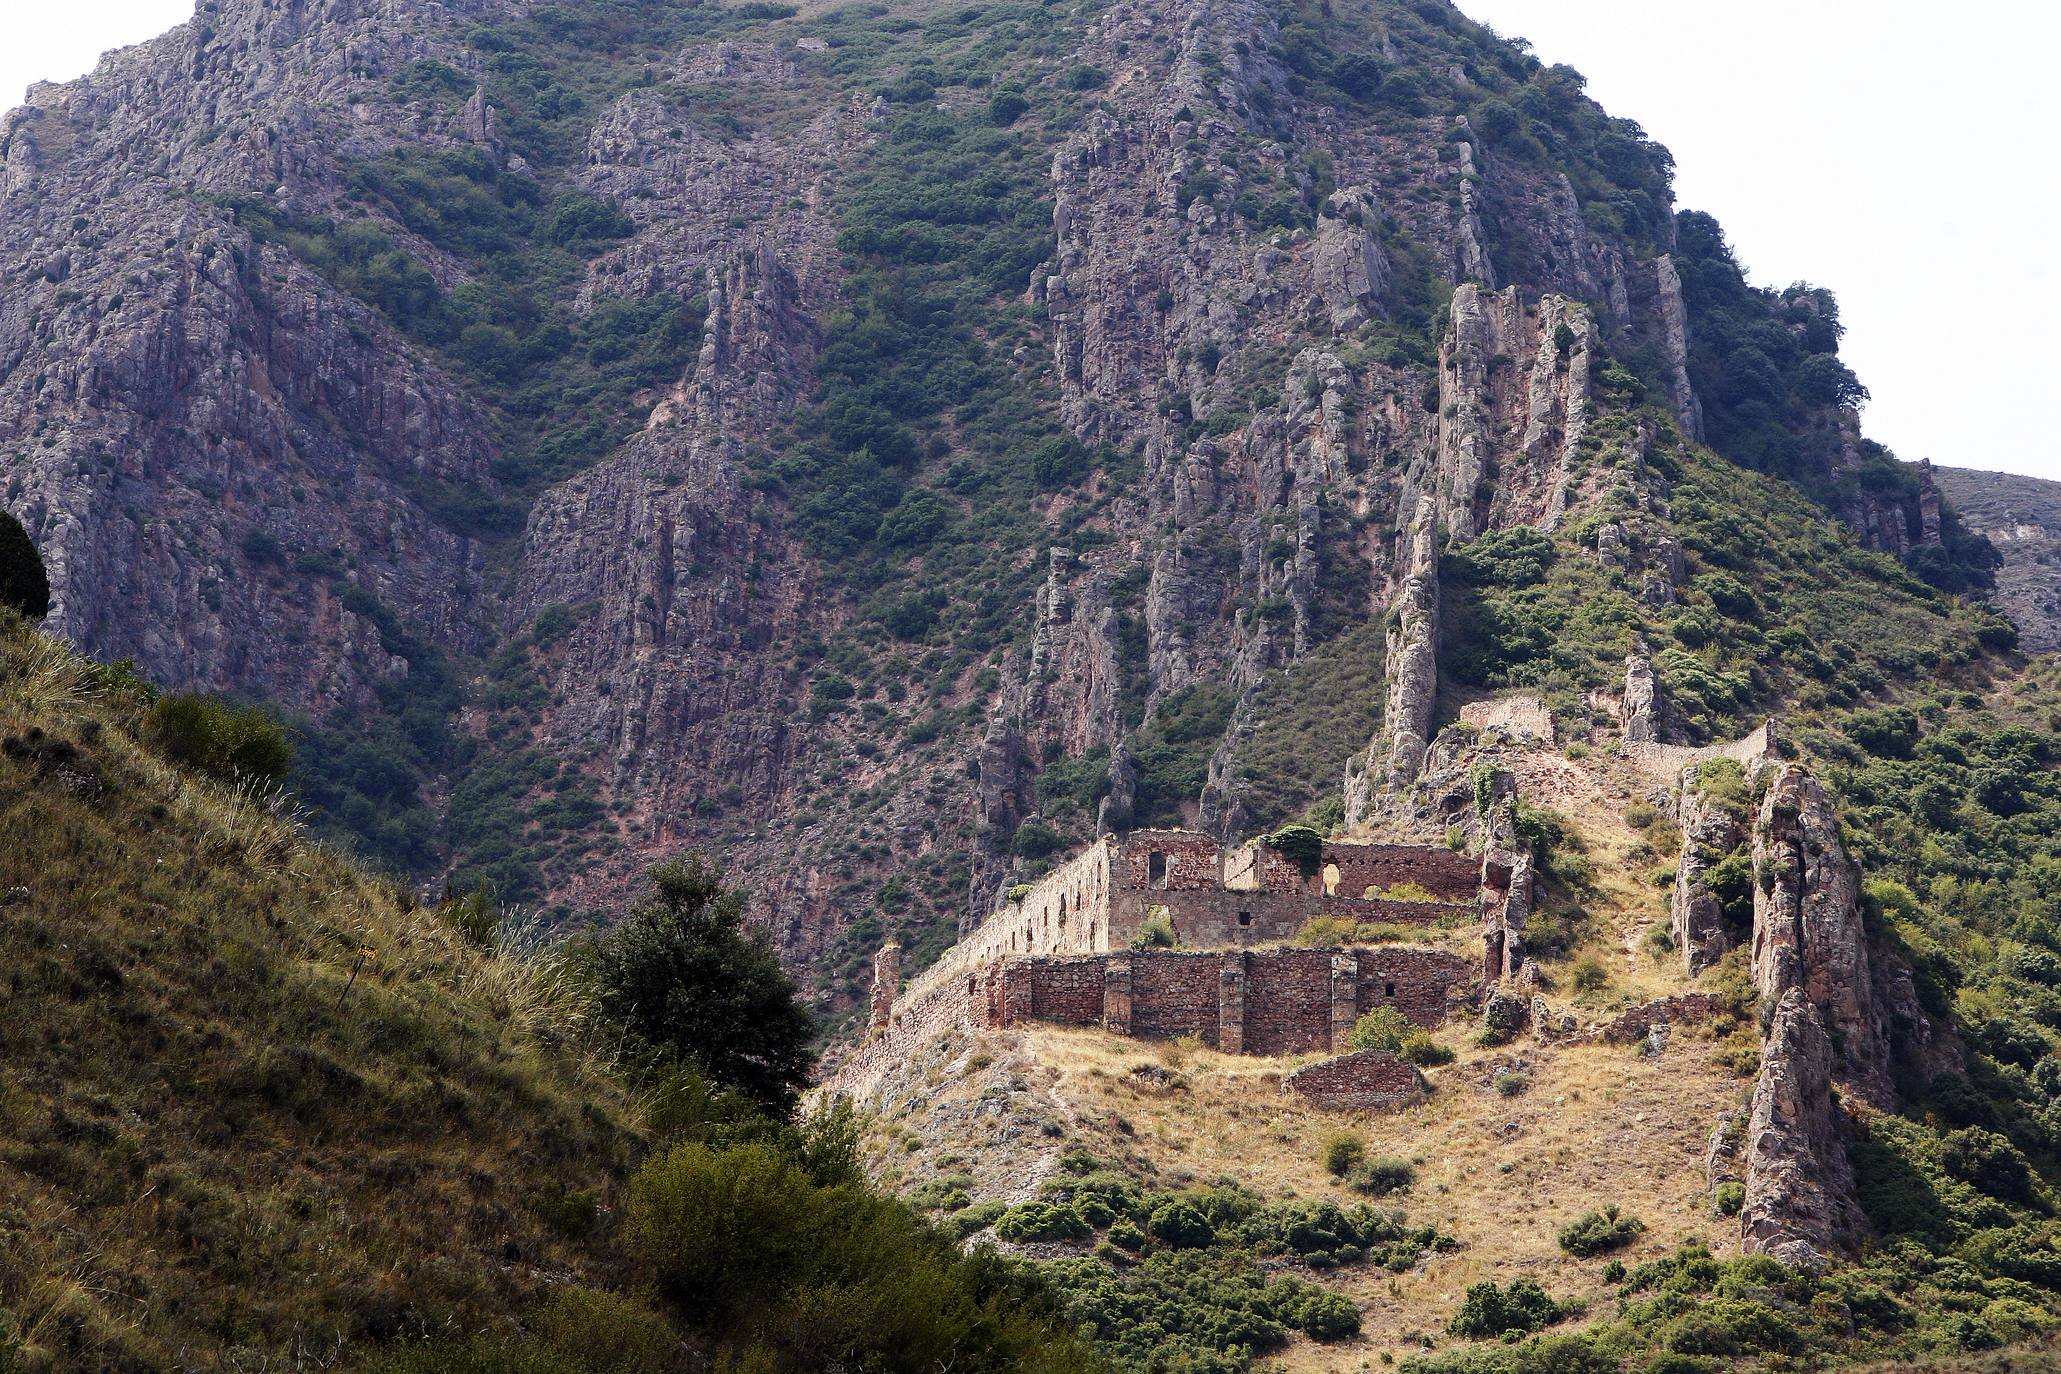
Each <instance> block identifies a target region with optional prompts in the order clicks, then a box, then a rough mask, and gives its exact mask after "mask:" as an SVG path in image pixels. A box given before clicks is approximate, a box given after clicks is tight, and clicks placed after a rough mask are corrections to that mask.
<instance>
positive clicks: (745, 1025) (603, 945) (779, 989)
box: [591, 856, 815, 1110]
mask: <svg viewBox="0 0 2061 1374" xmlns="http://www.w3.org/2000/svg"><path fill="white" fill-rule="evenodd" d="M650 882H651V894H650V896H649V897H648V898H646V899H645V900H644V901H642V902H640V903H639V904H638V905H636V906H634V907H632V908H631V909H630V913H629V915H628V916H627V917H626V918H625V919H624V921H623V923H622V924H621V925H619V926H617V927H616V928H615V929H614V930H612V931H610V932H609V933H608V934H607V935H606V936H603V937H602V938H601V939H600V940H599V941H597V942H596V943H595V945H594V948H593V955H592V960H591V967H592V976H593V983H594V989H595V993H594V1002H595V1007H596V1009H597V1010H598V1011H599V1012H600V1013H601V1014H602V1015H603V1016H604V1017H606V1018H607V1019H609V1020H611V1021H613V1022H615V1023H616V1024H617V1025H620V1026H622V1027H624V1028H625V1029H627V1030H629V1031H631V1032H632V1033H633V1034H635V1035H636V1036H637V1037H638V1038H639V1039H641V1040H642V1041H643V1042H644V1043H645V1044H647V1045H649V1046H651V1047H652V1048H653V1049H654V1050H656V1051H658V1052H659V1053H661V1054H664V1055H667V1056H669V1057H672V1058H675V1059H678V1060H682V1061H687V1062H691V1063H694V1064H698V1065H699V1066H700V1067H701V1068H703V1069H704V1070H706V1071H707V1072H708V1074H709V1075H710V1076H711V1077H712V1078H714V1079H715V1081H716V1082H717V1083H718V1084H721V1085H723V1086H725V1087H730V1088H735V1089H737V1090H738V1091H740V1092H743V1093H745V1094H746V1095H748V1096H750V1097H751V1098H753V1099H755V1100H756V1101H758V1102H761V1103H764V1104H766V1105H767V1106H770V1107H774V1108H778V1109H783V1110H784V1109H785V1108H786V1107H787V1106H789V1105H790V1104H791V1103H792V1102H793V1101H794V1097H795V1094H796V1092H798V1091H799V1089H800V1088H801V1087H802V1085H803V1084H805V1083H806V1082H807V1081H808V1077H809V1071H810V1069H811V1068H812V1067H813V1066H814V1063H815V1051H814V1050H813V1049H812V1048H811V1044H812V1042H813V1040H814V1038H815V1025H814V1022H813V1020H812V1019H811V1018H810V1016H809V1014H808V1012H806V1011H804V1010H803V1009H802V1006H801V1003H800V1002H799V1001H798V1000H796V997H795V990H794V984H793V982H791V981H790V980H789V978H788V976H787V972H786V970H784V969H783V968H781V966H780V960H779V958H778V957H777V956H776V955H775V954H774V953H773V949H772V946H771V945H770V944H768V943H767V942H766V939H765V937H764V936H763V935H761V934H758V933H756V932H747V931H746V929H745V926H744V900H743V898H742V897H740V896H739V895H738V894H737V893H735V892H730V891H726V890H724V888H723V884H722V875H721V874H719V873H717V872H716V871H715V870H714V869H712V868H710V867H708V866H707V864H705V863H704V862H703V861H702V860H701V859H700V858H699V857H698V856H697V857H695V858H691V859H689V860H688V861H687V862H685V863H670V864H661V865H659V866H658V867H656V868H654V869H652V870H651V877H650Z"/></svg>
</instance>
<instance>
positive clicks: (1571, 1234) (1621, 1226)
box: [1560, 1203, 1646, 1259]
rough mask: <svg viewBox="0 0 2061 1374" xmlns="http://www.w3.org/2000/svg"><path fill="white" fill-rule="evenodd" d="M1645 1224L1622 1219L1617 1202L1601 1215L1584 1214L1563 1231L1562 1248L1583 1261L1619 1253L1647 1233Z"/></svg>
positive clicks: (1635, 1220)
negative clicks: (1613, 1252) (1596, 1256)
mask: <svg viewBox="0 0 2061 1374" xmlns="http://www.w3.org/2000/svg"><path fill="white" fill-rule="evenodd" d="M1645 1231H1646V1223H1645V1222H1643V1221H1640V1220H1639V1219H1638V1218H1637V1217H1630V1216H1621V1215H1619V1213H1618V1210H1617V1205H1616V1204H1615V1203H1613V1204H1611V1205H1610V1206H1608V1207H1605V1208H1604V1209H1603V1210H1602V1211H1600V1212H1585V1213H1583V1214H1582V1216H1581V1217H1580V1218H1579V1219H1578V1220H1575V1221H1571V1222H1569V1223H1568V1224H1567V1225H1565V1226H1563V1227H1561V1228H1560V1248H1561V1249H1563V1250H1565V1251H1567V1253H1568V1254H1570V1255H1579V1256H1581V1257H1582V1258H1583V1259H1588V1258H1590V1257H1591V1256H1595V1255H1601V1254H1605V1253H1607V1252H1609V1251H1611V1250H1620V1249H1623V1248H1624V1247H1625V1246H1627V1245H1630V1244H1631V1243H1632V1242H1633V1241H1635V1240H1637V1239H1638V1238H1639V1237H1640V1236H1641V1235H1643V1234H1645Z"/></svg>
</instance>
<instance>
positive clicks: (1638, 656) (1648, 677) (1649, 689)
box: [1605, 526, 1667, 744]
mask: <svg viewBox="0 0 2061 1374" xmlns="http://www.w3.org/2000/svg"><path fill="white" fill-rule="evenodd" d="M1605 528H1606V529H1607V528H1609V527H1608V526H1605ZM1644 647H1645V646H1643V645H1641V646H1640V647H1639V649H1637V650H1634V651H1633V652H1632V653H1630V654H1628V655H1626V657H1625V661H1624V696H1623V698H1622V699H1621V700H1620V702H1619V705H1618V718H1619V720H1620V721H1621V722H1622V723H1623V725H1624V742H1625V743H1626V744H1664V743H1666V731H1665V730H1664V729H1663V724H1662V723H1663V722H1664V721H1665V720H1666V718H1667V703H1666V699H1665V698H1664V697H1662V696H1661V694H1660V681H1659V679H1657V678H1656V677H1654V676H1653V660H1652V659H1651V658H1649V657H1647V656H1646V654H1645V653H1644V652H1643V649H1644Z"/></svg>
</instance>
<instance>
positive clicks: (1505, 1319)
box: [1446, 1279, 1581, 1340]
mask: <svg viewBox="0 0 2061 1374" xmlns="http://www.w3.org/2000/svg"><path fill="white" fill-rule="evenodd" d="M1580 1310H1581V1308H1580V1305H1579V1304H1576V1303H1561V1302H1556V1301H1554V1300H1553V1299H1552V1298H1551V1297H1549V1296H1548V1295H1547V1293H1546V1290H1545V1289H1543V1288H1541V1287H1539V1285H1538V1284H1537V1282H1535V1281H1534V1280H1532V1279H1514V1280H1512V1281H1511V1283H1510V1286H1509V1287H1508V1288H1498V1287H1497V1286H1496V1285H1495V1284H1494V1283H1493V1282H1485V1283H1477V1284H1474V1285H1472V1286H1471V1287H1469V1288H1468V1290H1467V1296H1466V1297H1465V1298H1464V1299H1463V1300H1462V1301H1461V1303H1460V1310H1459V1311H1458V1312H1455V1313H1454V1314H1453V1319H1452V1321H1451V1322H1449V1323H1447V1326H1446V1329H1447V1330H1448V1331H1451V1332H1452V1333H1453V1334H1454V1335H1455V1336H1466V1337H1469V1338H1471V1339H1475V1340H1483V1339H1490V1338H1494V1337H1500V1336H1502V1335H1504V1334H1505V1333H1506V1332H1511V1331H1516V1332H1531V1331H1537V1330H1539V1329H1540V1328H1542V1327H1547V1326H1551V1325H1553V1324H1554V1323H1555V1322H1558V1321H1564V1320H1565V1319H1567V1318H1568V1317H1571V1316H1573V1315H1575V1314H1576V1313H1577V1312H1579V1311H1580Z"/></svg>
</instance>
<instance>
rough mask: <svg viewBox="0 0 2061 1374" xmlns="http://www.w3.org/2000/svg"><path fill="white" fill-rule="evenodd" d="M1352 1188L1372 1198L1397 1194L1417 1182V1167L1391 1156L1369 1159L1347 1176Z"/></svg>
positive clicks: (1405, 1160) (1407, 1161)
mask: <svg viewBox="0 0 2061 1374" xmlns="http://www.w3.org/2000/svg"><path fill="white" fill-rule="evenodd" d="M1348 1181H1349V1182H1350V1183H1351V1184H1352V1186H1353V1187H1354V1188H1355V1189H1357V1190H1358V1191H1360V1192H1362V1193H1367V1194H1369V1195H1371V1196H1374V1197H1386V1196H1388V1195H1389V1194H1390V1193H1399V1192H1401V1191H1403V1189H1405V1188H1407V1187H1409V1186H1410V1185H1411V1184H1413V1183H1415V1182H1416V1181H1417V1167H1416V1166H1415V1165H1413V1164H1412V1163H1410V1161H1409V1160H1407V1159H1398V1158H1396V1157H1395V1156H1393V1155H1387V1156H1382V1157H1379V1158H1375V1159H1369V1160H1366V1161H1364V1162H1362V1163H1361V1164H1359V1165H1358V1166H1356V1167H1355V1168H1354V1169H1353V1171H1352V1173H1351V1174H1350V1175H1349V1176H1348Z"/></svg>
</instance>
